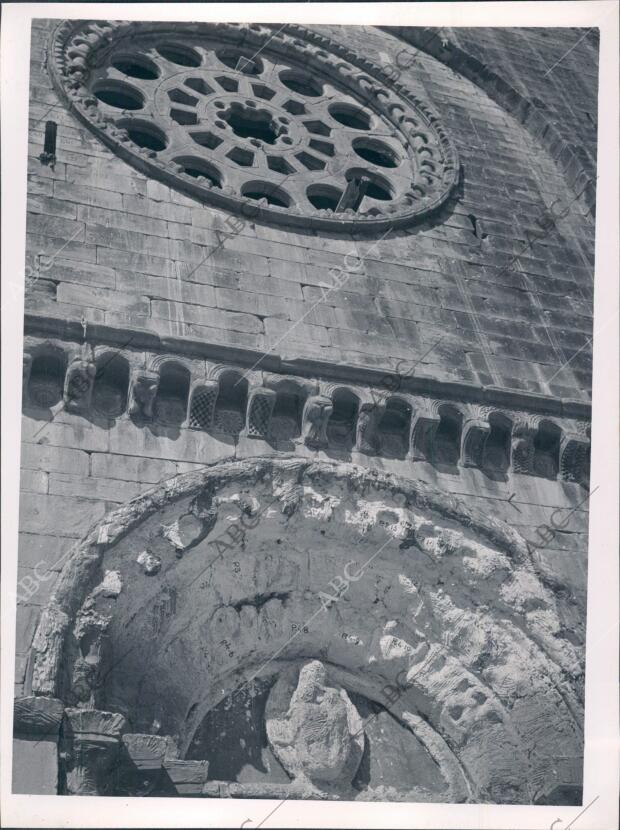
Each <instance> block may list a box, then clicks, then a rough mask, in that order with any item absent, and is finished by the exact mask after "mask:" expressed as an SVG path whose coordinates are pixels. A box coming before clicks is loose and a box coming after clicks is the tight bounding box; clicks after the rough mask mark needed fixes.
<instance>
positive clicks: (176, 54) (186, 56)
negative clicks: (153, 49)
mask: <svg viewBox="0 0 620 830" xmlns="http://www.w3.org/2000/svg"><path fill="white" fill-rule="evenodd" d="M157 51H158V52H159V54H160V55H161V56H162V58H165V59H166V60H167V61H170V63H176V64H177V65H178V66H200V64H201V63H202V58H201V57H200V55H199V54H198V52H197V51H196V50H195V49H192V48H190V47H189V46H182V45H181V44H179V43H163V44H162V45H161V46H158V47H157Z"/></svg>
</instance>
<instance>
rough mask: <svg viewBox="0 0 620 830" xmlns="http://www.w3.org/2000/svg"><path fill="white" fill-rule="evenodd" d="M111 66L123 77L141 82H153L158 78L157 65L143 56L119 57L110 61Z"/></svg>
mask: <svg viewBox="0 0 620 830" xmlns="http://www.w3.org/2000/svg"><path fill="white" fill-rule="evenodd" d="M112 66H113V67H114V68H115V69H118V71H119V72H122V73H123V74H124V75H129V76H130V77H131V78H139V79H140V80H142V81H154V80H155V78H158V77H159V67H158V66H157V64H156V63H154V62H153V61H152V60H149V58H145V57H144V56H143V55H119V56H117V57H115V58H114V59H113V60H112Z"/></svg>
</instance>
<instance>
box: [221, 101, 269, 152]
mask: <svg viewBox="0 0 620 830" xmlns="http://www.w3.org/2000/svg"><path fill="white" fill-rule="evenodd" d="M220 115H221V117H222V118H223V119H224V120H225V121H226V123H227V124H228V126H229V127H230V128H231V129H232V131H233V132H234V134H235V135H236V136H239V138H255V139H259V140H260V141H264V142H266V143H267V144H275V142H276V139H277V138H278V133H277V131H276V125H275V123H274V121H273V118H272V116H271V113H269V112H268V111H267V110H263V109H261V110H257V109H255V108H254V107H248V106H243V104H238V103H233V104H231V105H230V107H229V108H228V109H227V110H225V111H224V112H222V113H220Z"/></svg>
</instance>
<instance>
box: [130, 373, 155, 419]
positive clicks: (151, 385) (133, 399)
mask: <svg viewBox="0 0 620 830" xmlns="http://www.w3.org/2000/svg"><path fill="white" fill-rule="evenodd" d="M158 388H159V372H158V371H153V370H151V369H136V370H135V371H134V373H133V375H132V377H131V386H130V389H129V414H130V415H131V416H133V417H138V418H143V419H144V420H147V421H150V420H151V419H152V418H153V404H154V403H155V397H156V395H157V390H158Z"/></svg>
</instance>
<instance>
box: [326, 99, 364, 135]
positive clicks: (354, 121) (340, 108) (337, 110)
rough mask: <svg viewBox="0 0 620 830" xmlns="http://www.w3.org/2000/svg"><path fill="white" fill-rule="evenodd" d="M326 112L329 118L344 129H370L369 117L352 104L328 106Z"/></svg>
mask: <svg viewBox="0 0 620 830" xmlns="http://www.w3.org/2000/svg"><path fill="white" fill-rule="evenodd" d="M328 110H329V114H330V115H331V117H332V118H333V119H334V120H335V121H337V122H338V123H339V124H342V125H343V126H344V127H351V128H352V129H354V130H369V129H370V116H369V115H368V114H367V113H365V112H364V110H362V109H360V108H359V107H354V106H353V105H352V104H330V106H329V107H328Z"/></svg>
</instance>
